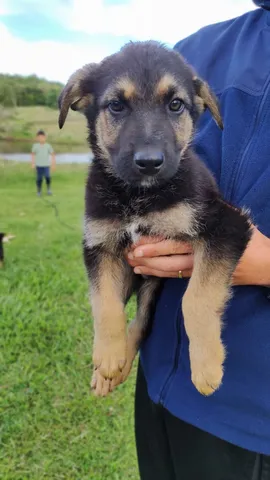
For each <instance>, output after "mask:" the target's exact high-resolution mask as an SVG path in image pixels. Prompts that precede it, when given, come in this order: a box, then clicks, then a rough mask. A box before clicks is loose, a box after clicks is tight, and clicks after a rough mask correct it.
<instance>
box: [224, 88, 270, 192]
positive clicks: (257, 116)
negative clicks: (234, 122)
mask: <svg viewBox="0 0 270 480" xmlns="http://www.w3.org/2000/svg"><path fill="white" fill-rule="evenodd" d="M269 90H270V79H268V82H267V85H266V88H265V91H264V94H263V96H262V98H261V101H260V105H259V108H258V111H257V115H256V119H255V122H254V125H253V130H252V134H251V135H250V138H249V141H248V143H247V145H246V148H245V150H244V152H243V155H242V157H241V159H240V162H239V163H238V168H237V169H236V172H235V175H234V178H233V181H232V187H231V191H230V198H229V200H230V201H231V200H232V195H233V192H234V190H235V185H236V182H237V180H238V178H239V174H240V171H241V168H242V165H243V163H244V160H245V159H246V157H247V155H248V153H249V150H250V147H251V145H252V141H253V136H254V133H255V132H256V128H257V126H258V124H259V121H260V118H261V114H262V111H263V107H264V105H265V98H266V96H267V94H268V91H269Z"/></svg>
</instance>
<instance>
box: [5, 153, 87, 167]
mask: <svg viewBox="0 0 270 480" xmlns="http://www.w3.org/2000/svg"><path fill="white" fill-rule="evenodd" d="M92 158H93V155H92V153H90V152H88V153H59V154H56V164H58V165H59V164H67V163H89V162H91V160H92ZM0 159H2V160H14V161H16V162H28V163H30V162H31V154H30V153H0Z"/></svg>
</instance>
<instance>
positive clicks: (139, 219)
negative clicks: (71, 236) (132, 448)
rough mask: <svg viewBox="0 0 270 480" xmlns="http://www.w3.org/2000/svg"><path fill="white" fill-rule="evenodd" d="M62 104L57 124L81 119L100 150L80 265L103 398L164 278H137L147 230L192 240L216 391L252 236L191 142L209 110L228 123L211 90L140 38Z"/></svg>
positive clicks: (197, 327)
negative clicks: (227, 325)
mask: <svg viewBox="0 0 270 480" xmlns="http://www.w3.org/2000/svg"><path fill="white" fill-rule="evenodd" d="M59 106H60V115H59V126H60V128H62V127H63V125H64V123H65V120H66V116H67V114H68V110H69V108H72V109H73V110H79V111H82V112H83V113H84V114H85V116H86V118H87V121H88V127H89V144H90V146H91V149H92V151H93V154H94V160H93V163H92V165H91V167H90V170H89V175H88V180H87V185H86V198H85V231H84V260H85V265H86V269H87V272H88V277H89V281H90V290H91V292H90V293H91V303H92V311H93V317H94V329H95V337H94V353H93V362H94V366H95V372H94V377H93V387H94V388H95V390H96V393H97V394H98V395H106V394H107V393H108V392H109V391H110V390H112V389H113V387H114V386H116V385H117V384H118V383H120V382H122V381H123V380H125V378H126V377H127V375H128V373H129V371H130V368H131V365H132V362H133V360H134V357H135V355H136V353H137V350H138V348H139V345H140V342H141V340H142V338H143V336H144V335H145V334H146V331H147V328H148V327H149V321H150V317H151V311H152V308H153V307H154V302H155V297H156V294H157V293H158V289H159V286H160V280H159V279H158V278H154V277H148V278H143V277H141V276H138V275H135V274H134V273H133V270H132V268H131V267H130V266H129V265H128V264H127V262H126V261H125V259H124V251H125V249H127V248H128V247H129V246H130V245H131V244H132V243H133V242H136V240H137V239H138V238H139V237H140V235H148V236H149V235H150V236H151V235H152V236H163V237H165V238H167V239H174V240H184V241H188V242H190V243H191V244H192V245H193V249H194V255H195V257H194V270H193V273H192V277H191V279H190V282H189V285H188V288H187V290H186V293H185V295H184V298H183V302H182V309H183V316H184V322H185V328H186V332H187V335H188V337H189V351H190V362H191V372H192V381H193V383H194V385H195V387H196V388H197V389H198V391H199V392H201V393H202V394H204V395H210V394H211V393H212V392H214V391H215V390H216V389H217V388H218V387H219V386H220V384H221V381H222V376H223V362H224V358H225V350H224V346H223V344H222V341H221V328H222V315H223V312H224V309H225V306H226V302H227V301H228V299H229V297H230V294H231V288H230V285H231V278H232V274H233V271H234V269H235V266H236V264H237V263H238V261H239V259H240V257H241V256H242V254H243V252H244V250H245V248H246V246H247V243H248V241H249V240H250V237H251V234H252V226H251V222H250V220H249V217H248V215H247V214H246V213H245V212H243V211H241V210H238V209H236V208H234V207H232V206H230V205H228V204H227V203H226V202H225V201H224V200H223V199H222V198H221V195H220V193H219V191H218V188H217V186H216V183H215V181H214V179H213V177H212V175H211V174H210V172H209V171H208V170H207V168H206V167H205V166H204V164H203V163H202V162H201V161H200V159H199V158H198V157H197V156H196V155H195V154H194V152H193V151H192V149H191V147H190V144H191V141H192V137H193V132H194V128H195V125H196V122H197V120H198V118H199V116H200V115H201V114H202V113H203V112H204V110H205V109H206V108H208V109H209V110H210V112H211V114H212V115H213V118H214V120H215V121H216V123H217V125H218V126H217V128H218V127H219V128H221V129H222V128H223V125H222V119H221V115H220V112H219V107H218V103H217V100H216V98H215V96H214V94H213V93H212V92H211V90H210V88H209V87H208V85H207V84H206V83H205V82H204V81H202V80H201V79H199V78H198V77H197V76H196V75H195V74H194V72H193V70H192V69H191V68H190V67H189V66H188V65H187V64H186V63H185V62H184V61H183V59H182V58H181V56H180V55H179V54H178V53H177V52H175V51H172V50H169V49H167V48H165V47H164V46H162V45H160V44H158V43H156V42H138V43H130V44H128V45H126V46H125V47H124V48H123V49H122V50H121V51H120V52H119V53H117V54H115V55H112V56H110V57H107V58H105V60H103V61H102V62H101V63H100V64H89V65H86V66H85V67H83V68H82V69H80V70H78V71H77V72H75V74H73V75H72V77H71V78H70V80H69V81H68V83H67V85H66V87H65V88H64V90H63V92H62V94H61V96H60V99H59ZM153 169H154V171H153ZM133 292H136V293H137V316H136V319H135V320H134V321H133V322H132V323H131V324H130V326H129V329H128V334H126V316H125V311H124V309H125V305H126V303H127V301H128V299H129V298H130V295H131V294H132V293H133ZM164 321H166V319H164Z"/></svg>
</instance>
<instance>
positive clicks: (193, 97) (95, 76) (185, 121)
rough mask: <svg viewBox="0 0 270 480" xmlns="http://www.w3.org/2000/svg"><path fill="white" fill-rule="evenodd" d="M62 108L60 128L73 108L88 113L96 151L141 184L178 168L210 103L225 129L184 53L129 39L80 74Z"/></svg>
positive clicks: (130, 180)
mask: <svg viewBox="0 0 270 480" xmlns="http://www.w3.org/2000/svg"><path fill="white" fill-rule="evenodd" d="M59 108H60V115H59V126H60V128H62V127H63V125H64V123H65V120H66V117H67V114H68V110H69V108H71V109H73V110H78V111H81V112H83V113H84V114H85V115H86V118H87V120H88V126H89V129H90V136H89V139H90V144H91V148H92V150H93V153H94V154H95V156H96V157H98V158H99V161H100V162H103V164H104V166H105V168H107V169H108V170H109V171H110V173H112V174H113V175H115V176H116V177H118V178H120V179H122V180H123V181H124V182H126V183H128V184H132V185H134V186H141V185H144V186H151V185H153V184H158V183H164V182H166V181H168V180H169V179H170V178H171V177H172V176H173V175H174V174H175V173H176V171H177V169H178V167H179V163H180V161H181V157H182V156H183V154H184V152H185V150H186V149H187V147H188V146H189V144H190V142H191V140H192V134H193V131H194V126H195V123H196V121H197V119H198V117H199V116H200V114H201V113H202V112H203V111H204V110H205V109H206V108H209V110H210V112H211V113H212V115H213V117H214V119H215V121H216V123H217V124H218V125H219V127H220V128H222V119H221V115H220V112H219V107H218V103H217V100H216V98H215V96H214V94H213V93H212V92H211V91H210V89H209V87H208V85H207V84H206V83H205V82H203V81H202V80H201V79H199V78H198V77H197V76H195V74H194V72H193V70H192V69H191V68H190V67H189V66H188V65H187V64H186V63H185V62H184V60H183V59H182V57H181V56H180V55H179V54H178V53H177V52H175V51H173V50H169V49H167V48H165V47H164V46H162V45H160V44H159V43H156V42H137V43H129V44H127V45H126V46H125V47H123V49H122V50H121V51H120V52H119V53H117V54H114V55H111V56H110V57H107V58H105V60H103V61H102V62H101V63H100V64H89V65H86V66H84V67H83V68H81V69H80V70H78V71H77V72H75V73H74V74H73V75H72V76H71V77H70V79H69V81H68V83H67V85H66V86H65V88H64V90H63V91H62V93H61V95H60V98H59Z"/></svg>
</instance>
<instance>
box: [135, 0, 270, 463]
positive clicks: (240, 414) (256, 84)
mask: <svg viewBox="0 0 270 480" xmlns="http://www.w3.org/2000/svg"><path fill="white" fill-rule="evenodd" d="M257 4H258V5H260V6H262V7H263V8H258V9H256V10H253V11H250V12H248V13H247V14H245V15H242V16H240V17H238V18H235V19H233V20H229V21H226V22H222V23H218V24H215V25H211V26H208V27H205V28H203V29H201V30H200V31H199V32H197V33H195V34H194V35H191V36H190V37H188V38H187V39H185V40H183V41H181V42H179V43H178V44H177V45H176V47H175V48H176V49H177V50H178V51H179V52H180V53H181V54H182V55H183V56H184V57H185V58H186V59H187V61H188V62H189V63H190V64H192V65H193V66H194V67H195V69H196V70H197V72H198V74H199V75H201V76H202V78H204V79H206V80H207V81H208V82H209V84H210V85H211V87H212V88H213V90H214V91H215V92H216V94H217V96H218V97H219V99H220V102H221V110H222V115H223V119H224V125H225V128H224V131H223V132H222V131H220V130H219V129H218V128H217V126H216V124H215V123H214V121H213V120H212V118H211V116H210V114H209V113H208V112H206V113H205V114H204V115H203V116H202V118H201V121H200V124H199V131H198V134H197V135H196V137H195V140H194V146H195V149H196V151H197V153H198V154H199V155H200V157H201V158H202V159H203V160H204V161H205V163H206V164H207V165H208V167H209V168H210V169H211V171H212V172H213V173H214V175H215V178H216V180H217V182H218V184H219V186H220V189H221V191H222V193H223V194H224V196H225V198H226V199H227V200H228V201H231V202H232V203H234V204H235V205H238V206H245V207H247V208H249V209H250V210H251V212H252V217H253V222H254V223H255V224H256V225H257V226H258V228H259V230H260V231H261V232H262V233H263V234H265V235H266V236H268V237H270V11H269V9H270V0H265V1H258V2H257ZM186 286H187V281H186V280H180V279H169V280H166V282H165V285H164V288H163V291H162V293H161V296H160V298H159V301H158V304H157V308H156V314H155V317H154V325H153V330H152V333H151V335H150V337H149V338H148V339H147V340H146V341H145V343H144V345H143V346H142V349H141V361H142V366H143V369H144V372H145V375H146V379H147V384H148V392H149V395H150V397H151V398H152V400H153V401H154V402H156V403H161V404H162V405H164V406H165V407H166V408H167V409H168V410H169V411H170V412H171V413H172V414H174V415H175V416H177V417H179V418H181V419H183V420H185V421H186V422H189V423H190V424H193V425H195V426H197V427H199V428H201V429H202V430H205V431H207V432H210V433H212V434H214V435H216V436H218V437H219V438H222V439H224V440H227V441H229V442H231V443H233V444H235V445H239V446H241V447H243V448H247V449H250V450H253V451H256V452H260V453H265V454H270V300H269V298H268V295H269V290H267V288H264V287H258V286H245V287H244V286H239V287H234V297H233V299H232V300H231V302H230V304H229V306H228V309H227V310H226V314H225V318H224V321H225V327H224V330H223V341H224V343H225V345H226V347H227V359H226V363H225V374H224V379H223V385H222V387H221V388H220V389H219V390H218V391H217V392H215V393H214V394H213V395H212V396H210V397H203V396H202V395H200V394H199V393H198V392H197V391H196V389H195V387H194V386H193V384H192V383H191V379H190V364H189V355H188V339H187V335H186V332H185V328H184V325H183V318H182V312H181V299H182V296H183V293H184V291H185V289H186Z"/></svg>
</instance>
